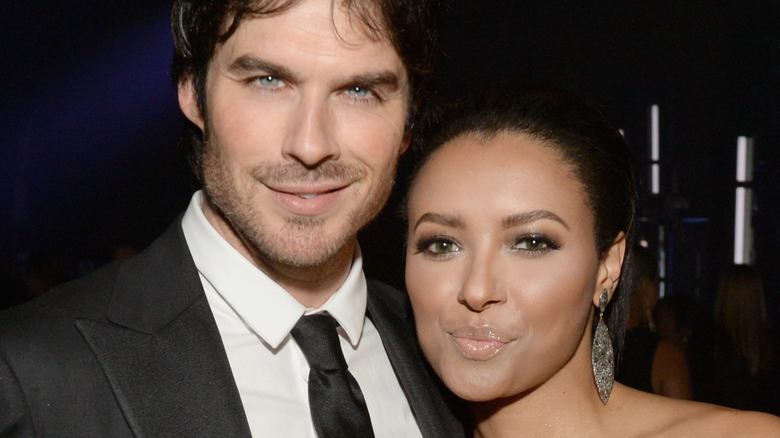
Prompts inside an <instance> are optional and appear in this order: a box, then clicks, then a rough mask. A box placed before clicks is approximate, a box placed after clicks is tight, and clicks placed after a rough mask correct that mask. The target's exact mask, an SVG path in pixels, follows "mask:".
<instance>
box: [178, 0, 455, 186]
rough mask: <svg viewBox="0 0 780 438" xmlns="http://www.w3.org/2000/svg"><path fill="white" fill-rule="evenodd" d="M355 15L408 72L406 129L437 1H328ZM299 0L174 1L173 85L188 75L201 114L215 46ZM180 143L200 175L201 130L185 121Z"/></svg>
mask: <svg viewBox="0 0 780 438" xmlns="http://www.w3.org/2000/svg"><path fill="white" fill-rule="evenodd" d="M332 1H334V2H336V1H341V3H342V5H343V6H344V7H345V8H346V9H347V10H348V11H349V12H350V13H351V14H352V16H353V17H354V18H357V19H358V20H359V21H360V22H361V23H362V24H363V25H364V26H365V27H366V30H367V31H368V32H369V34H370V35H371V36H372V37H374V38H378V39H386V40H387V41H389V42H390V43H391V44H392V45H393V47H394V48H395V50H396V52H397V53H398V55H399V57H400V58H401V61H402V62H403V63H404V66H405V67H406V70H407V73H408V75H409V84H410V92H411V96H410V97H411V98H410V99H409V102H410V106H409V109H408V111H407V118H406V127H405V129H406V130H407V131H408V130H410V129H411V128H412V126H413V125H414V118H415V115H416V109H417V108H418V106H419V103H420V102H421V101H422V100H423V99H424V97H425V95H424V93H425V91H426V90H427V84H428V82H429V80H430V77H431V75H432V73H433V65H434V62H435V59H436V57H437V54H438V31H437V30H438V20H439V18H440V17H439V15H440V14H439V13H440V6H441V0H332ZM300 2H301V0H175V1H174V4H173V9H172V12H171V27H172V31H173V44H174V53H173V64H172V66H171V77H172V79H173V82H174V85H179V84H180V83H182V82H183V81H185V80H188V79H192V82H193V85H194V88H195V93H196V95H197V97H198V105H199V107H200V110H201V113H202V114H204V116H207V112H206V77H207V74H208V69H209V65H210V63H211V59H212V58H213V56H214V52H215V50H216V47H217V45H218V44H223V43H224V42H225V41H227V40H228V39H229V38H230V37H231V36H232V35H233V33H234V32H235V31H236V29H238V27H239V25H240V24H241V22H242V21H243V20H244V19H246V18H248V17H250V18H251V17H258V16H263V15H271V14H276V13H282V12H284V11H286V10H288V9H290V8H292V7H294V6H295V5H297V4H298V3H300ZM182 142H183V144H184V146H185V147H186V148H187V149H188V154H189V159H190V164H191V166H192V168H193V171H194V172H195V174H196V176H197V177H198V178H199V179H200V178H201V156H202V151H203V133H202V132H201V130H200V129H199V128H198V127H197V126H195V125H194V124H192V123H190V122H189V121H187V122H186V127H185V132H184V134H183V136H182Z"/></svg>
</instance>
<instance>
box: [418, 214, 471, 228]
mask: <svg viewBox="0 0 780 438" xmlns="http://www.w3.org/2000/svg"><path fill="white" fill-rule="evenodd" d="M423 222H432V223H434V224H439V225H444V226H446V227H452V228H458V229H463V228H465V227H466V224H465V223H464V222H463V219H462V218H461V217H460V216H451V215H448V214H439V213H425V214H424V215H422V216H420V218H419V219H417V222H415V223H414V230H416V229H417V227H419V226H420V224H421V223H423Z"/></svg>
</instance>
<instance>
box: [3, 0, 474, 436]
mask: <svg viewBox="0 0 780 438" xmlns="http://www.w3.org/2000/svg"><path fill="white" fill-rule="evenodd" d="M244 3H245V2H240V1H222V2H215V1H194V0H179V1H177V2H176V4H175V5H174V12H173V15H172V24H173V28H174V39H175V47H176V51H175V55H174V66H173V74H174V80H175V82H176V84H177V86H178V92H179V102H180V106H181V109H182V111H183V113H184V115H185V116H186V117H187V119H188V120H189V122H190V123H191V125H190V128H192V134H193V135H192V136H191V140H192V141H193V155H192V162H193V164H194V166H195V169H196V172H197V173H198V175H199V176H200V177H201V179H202V182H203V185H204V190H203V191H202V192H198V193H196V194H195V195H194V196H193V199H192V201H191V203H190V206H189V208H188V209H187V211H186V212H185V214H184V215H183V217H182V219H181V220H180V221H177V222H176V223H174V224H173V225H172V227H171V228H170V229H169V230H168V231H167V232H166V233H165V234H164V235H163V236H162V237H160V238H159V239H158V240H157V241H156V242H155V243H153V244H152V245H151V246H150V248H148V249H147V250H146V251H144V252H143V253H142V254H140V255H138V256H136V257H134V258H131V259H129V260H128V261H125V262H122V263H119V264H114V265H111V266H109V267H108V268H107V269H103V270H100V271H98V272H96V273H95V274H93V275H91V276H89V277H87V278H85V279H82V280H79V281H77V282H74V283H70V284H68V285H66V286H64V287H62V288H60V289H59V290H55V291H53V292H51V293H50V294H49V295H47V296H46V297H44V298H43V299H42V300H38V301H35V302H33V303H30V304H28V305H25V306H22V307H20V308H17V309H15V310H13V311H10V312H8V313H6V314H3V315H0V436H33V435H36V436H41V435H42V436H79V437H82V436H84V437H86V436H90V437H93V436H94V437H97V436H100V437H104V436H146V437H163V436H185V437H194V436H220V437H223V436H250V435H254V436H271V437H297V436H301V437H314V436H316V433H317V432H315V430H317V431H320V430H321V429H320V428H321V422H320V421H319V418H320V417H317V415H320V414H317V415H315V414H314V411H315V405H317V406H319V404H318V403H317V402H316V401H313V400H314V399H312V401H310V399H309V397H308V396H307V394H308V393H310V392H311V388H308V389H307V386H308V385H311V384H312V380H313V379H312V378H311V375H310V374H309V373H310V372H312V373H314V372H315V368H317V366H315V365H312V366H311V370H310V369H309V368H310V367H309V363H308V360H312V357H311V356H317V355H318V354H319V353H317V354H314V355H311V354H308V353H307V352H306V351H304V348H303V347H304V346H305V344H306V342H304V341H302V340H301V338H299V337H298V336H297V335H296V336H295V337H294V336H292V335H291V331H292V332H293V334H294V335H295V334H296V333H300V330H299V331H297V332H296V330H298V323H299V321H303V320H305V319H306V317H302V316H304V315H310V314H320V316H323V315H330V316H332V317H333V318H334V319H335V321H336V323H337V324H338V326H339V328H338V331H339V333H340V334H341V335H340V338H339V340H338V341H336V342H337V345H339V344H340V346H341V350H343V357H344V359H345V360H346V362H347V363H348V365H349V367H348V371H349V372H350V373H351V375H352V376H354V380H356V381H357V383H358V385H359V387H360V390H362V394H361V395H358V396H356V397H355V398H357V399H360V403H363V406H364V408H365V409H367V411H368V414H369V416H370V423H369V430H370V429H373V432H369V434H370V433H373V434H374V435H375V436H377V437H381V436H398V437H414V436H423V437H452V436H458V435H461V434H462V433H463V432H462V429H461V428H460V426H459V425H458V423H457V421H456V420H455V419H454V417H453V415H452V413H451V412H450V411H449V409H448V408H447V406H446V405H445V403H444V402H443V399H442V397H441V395H440V393H439V392H438V390H437V386H436V385H434V384H433V380H431V375H430V374H429V373H428V371H427V369H426V368H425V367H424V365H423V363H424V361H423V359H422V358H421V357H420V355H419V353H418V351H417V349H416V345H415V344H414V332H413V331H412V330H411V329H410V328H409V321H408V318H409V315H410V314H409V313H408V309H407V306H406V299H405V297H404V296H403V295H402V294H401V293H400V292H398V291H395V290H393V289H391V288H389V287H387V286H385V285H381V284H378V283H367V282H366V280H365V279H364V276H363V273H362V270H361V269H362V267H361V257H360V250H359V248H358V246H357V243H356V234H357V232H358V230H359V229H360V228H361V227H362V226H363V225H365V223H366V222H368V221H369V220H370V219H371V218H372V217H374V216H375V215H376V214H377V213H378V212H379V210H380V209H381V207H382V206H383V205H384V203H385V202H386V200H387V197H388V195H389V192H390V188H391V186H392V181H393V177H394V173H395V168H396V164H397V160H398V157H399V155H400V154H401V153H403V152H404V150H405V148H406V147H407V145H408V144H409V137H410V134H411V131H410V130H411V118H412V115H413V114H412V112H413V108H414V106H415V103H416V101H417V100H418V96H419V89H420V86H421V84H422V82H423V75H421V73H422V72H425V71H429V70H430V64H429V63H430V60H431V59H432V58H433V56H432V52H431V49H430V47H431V43H432V39H433V34H432V33H431V32H430V30H429V29H431V27H430V26H431V23H430V20H429V19H430V18H432V15H433V14H432V12H431V11H430V10H428V8H430V5H427V4H426V2H421V1H419V0H409V1H382V0H376V1H370V0H365V1H352V2H342V1H341V0H338V1H331V0H302V1H257V2H250V3H252V4H250V5H246V4H244ZM326 319H328V320H330V321H332V319H330V318H328V317H326ZM309 320H311V319H310V317H309ZM334 324H335V323H334ZM294 327H295V328H294ZM334 330H335V328H334ZM315 343H316V342H315ZM339 357H341V356H339ZM307 379H308V380H309V382H308V383H307ZM309 396H311V394H309ZM325 396H328V394H327V391H326V394H325ZM363 399H364V400H363ZM310 405H311V406H310ZM325 406H326V408H327V407H329V404H328V403H326V404H325ZM366 407H367V408H366ZM334 409H335V410H334V411H333V412H334V413H333V415H338V414H339V412H340V411H339V409H340V408H339V407H338V406H336V407H335V408H334ZM310 412H312V414H311V415H310ZM350 412H352V411H350ZM315 417H317V418H315ZM325 420H326V422H327V421H328V420H329V419H328V418H325ZM342 420H343V419H340V420H339V421H342ZM347 420H350V418H346V420H344V421H347ZM344 435H345V436H349V433H348V432H347V433H345V434H344ZM361 435H362V434H361ZM352 436H355V434H354V433H353V434H352ZM362 436H370V435H362Z"/></svg>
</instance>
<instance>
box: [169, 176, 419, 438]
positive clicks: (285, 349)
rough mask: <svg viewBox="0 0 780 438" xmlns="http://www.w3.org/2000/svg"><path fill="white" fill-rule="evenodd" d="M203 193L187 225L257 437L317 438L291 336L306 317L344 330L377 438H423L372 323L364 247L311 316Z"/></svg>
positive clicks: (304, 371) (305, 371)
mask: <svg viewBox="0 0 780 438" xmlns="http://www.w3.org/2000/svg"><path fill="white" fill-rule="evenodd" d="M202 200H203V195H202V192H196V193H195V194H194V195H193V197H192V200H191V201H190V205H189V207H188V208H187V211H186V212H185V214H184V218H183V220H182V228H183V230H184V237H185V238H186V241H187V245H188V246H189V249H190V253H191V254H192V258H193V260H194V261H195V265H196V266H197V268H198V272H199V273H200V279H201V282H202V283H203V288H204V289H205V292H206V298H207V299H208V302H209V305H210V306H211V311H212V313H213V314H214V318H215V319H216V322H217V327H218V328H219V332H220V335H221V337H222V342H223V344H224V345H225V350H226V351H227V356H228V360H229V362H230V367H231V369H232V371H233V377H234V378H235V381H236V385H237V386H238V392H239V394H240V396H241V401H242V403H243V405H244V410H245V412H246V416H247V420H248V421H249V427H250V429H251V431H252V436H254V437H302V438H303V437H307V438H315V437H316V436H317V435H316V432H315V431H314V424H313V423H312V420H311V414H310V413H309V399H308V386H307V385H308V383H307V380H308V376H309V365H308V363H307V362H306V358H305V357H304V356H303V353H302V352H301V350H300V349H299V348H298V345H297V344H296V343H295V341H294V340H293V339H292V337H291V336H290V330H292V328H293V326H295V323H296V322H297V321H298V319H299V318H300V317H301V316H302V315H303V314H310V313H317V312H320V311H327V312H328V313H330V314H331V315H332V316H333V317H334V318H335V319H336V320H337V321H338V322H339V325H340V326H341V327H340V329H339V333H340V335H341V336H340V341H341V348H342V351H343V352H344V358H345V359H346V361H347V364H348V365H349V370H350V372H351V373H352V374H353V375H354V376H355V379H356V380H357V381H358V384H359V385H360V388H361V390H362V391H363V395H364V397H365V399H366V405H367V406H368V411H369V413H370V415H371V423H372V425H373V428H374V433H375V435H376V437H377V438H380V437H399V438H401V437H403V438H409V437H421V434H420V431H419V428H418V427H417V423H416V422H415V420H414V417H413V415H412V412H411V409H410V407H409V403H408V401H407V400H406V397H405V395H404V393H403V391H402V390H401V387H400V384H399V382H398V379H397V378H396V376H395V373H394V371H393V368H392V366H391V365H390V361H389V359H388V358H387V354H386V353H385V350H384V347H383V345H382V340H381V339H380V337H379V334H378V333H377V331H376V328H375V327H374V325H373V324H372V323H371V321H370V320H369V319H368V318H366V317H365V313H366V301H367V293H368V292H367V287H366V280H365V277H364V275H363V270H362V269H363V262H362V258H361V256H360V250H359V248H358V249H356V251H355V256H354V258H353V261H352V267H351V269H350V272H349V275H348V276H347V279H346V280H345V281H344V284H342V285H341V287H340V288H339V290H338V291H337V292H336V293H335V294H334V295H333V296H332V297H331V298H330V299H329V300H328V302H326V303H325V304H324V305H323V306H322V307H321V308H319V309H307V308H305V307H304V306H303V305H301V304H300V303H299V302H298V301H297V300H295V299H294V298H293V297H292V296H291V295H290V294H288V293H287V292H286V291H285V290H284V288H282V287H281V286H280V285H279V284H277V283H275V282H274V281H273V280H271V279H270V278H269V277H268V276H266V275H265V274H264V273H263V272H262V271H261V270H260V269H258V268H257V267H255V265H253V264H252V263H251V262H249V261H248V260H247V259H245V258H244V257H243V256H242V255H241V254H240V253H239V252H238V251H237V250H236V249H234V248H233V247H232V246H231V245H230V244H229V243H228V242H227V241H226V240H224V239H223V238H222V236H220V235H219V233H218V232H217V231H216V230H215V229H214V228H213V227H212V226H211V224H210V223H209V222H208V220H207V219H206V217H205V215H204V214H203V211H202V210H201V204H202Z"/></svg>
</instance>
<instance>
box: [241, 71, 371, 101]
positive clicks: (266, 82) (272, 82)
mask: <svg viewBox="0 0 780 438" xmlns="http://www.w3.org/2000/svg"><path fill="white" fill-rule="evenodd" d="M254 81H256V82H257V83H258V84H260V86H261V87H263V88H268V89H270V90H274V89H275V88H280V87H282V86H283V85H285V82H284V81H283V80H282V79H281V78H279V77H277V76H274V75H266V76H259V77H256V78H254ZM344 94H346V95H347V96H349V97H350V98H352V99H355V100H369V99H371V98H373V97H375V96H376V94H375V93H374V91H373V90H372V89H371V88H369V87H363V86H360V85H353V86H350V87H348V88H346V89H345V90H344Z"/></svg>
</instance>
